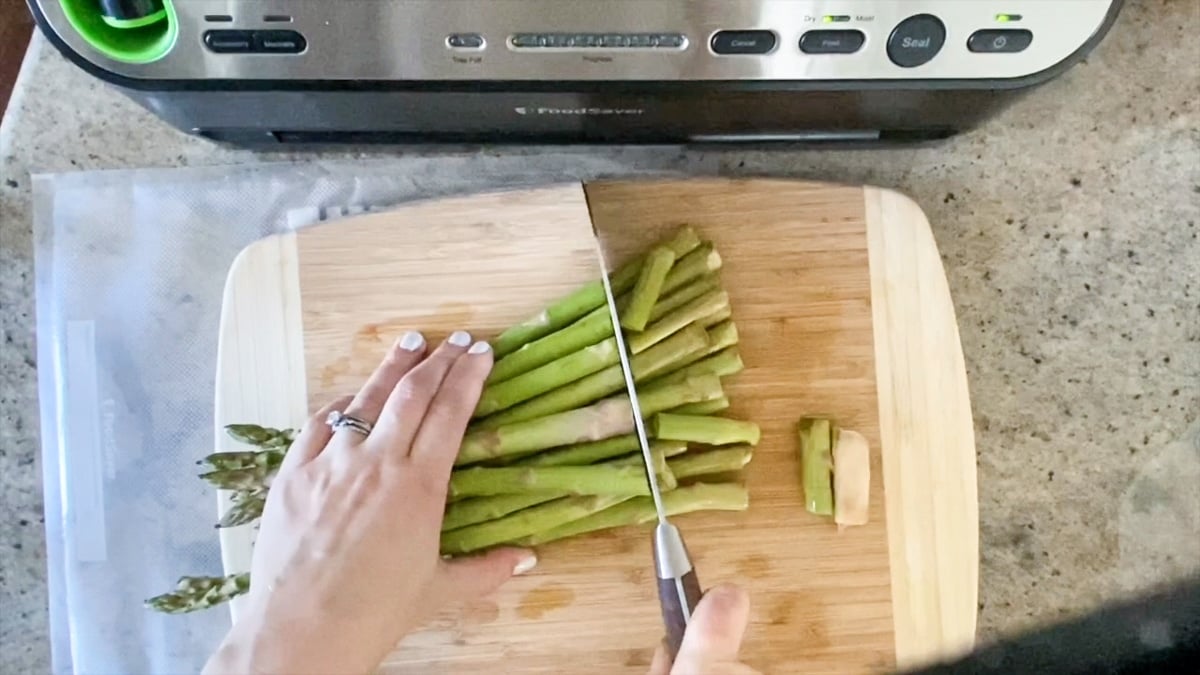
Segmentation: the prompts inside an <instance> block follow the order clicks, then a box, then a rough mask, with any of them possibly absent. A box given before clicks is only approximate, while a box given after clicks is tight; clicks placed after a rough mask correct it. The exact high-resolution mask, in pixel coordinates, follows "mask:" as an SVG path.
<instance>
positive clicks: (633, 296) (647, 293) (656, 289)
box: [621, 246, 675, 331]
mask: <svg viewBox="0 0 1200 675" xmlns="http://www.w3.org/2000/svg"><path fill="white" fill-rule="evenodd" d="M674 264H675V252H674V251H672V250H671V249H669V248H667V247H665V246H660V247H658V248H656V249H654V250H653V251H651V252H650V253H649V254H648V255H647V256H646V260H645V262H643V263H642V273H641V274H640V275H639V276H638V280H637V283H636V284H634V286H633V292H632V293H630V295H629V299H628V301H627V302H626V303H625V309H624V311H623V312H621V325H622V326H624V327H625V328H627V329H629V330H634V331H640V330H642V329H644V328H645V327H646V322H647V321H649V320H650V311H651V310H652V309H654V303H656V302H658V296H659V294H660V293H661V292H662V286H663V282H664V281H666V278H667V273H668V272H670V271H671V266H672V265H674Z"/></svg>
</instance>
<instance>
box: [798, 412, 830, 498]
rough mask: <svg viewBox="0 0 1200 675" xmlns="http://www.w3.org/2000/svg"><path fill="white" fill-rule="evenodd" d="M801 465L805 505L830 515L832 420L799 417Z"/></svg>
mask: <svg viewBox="0 0 1200 675" xmlns="http://www.w3.org/2000/svg"><path fill="white" fill-rule="evenodd" d="M799 433H800V468H801V484H802V485H803V486H804V508H805V509H807V510H808V512H809V513H815V514H816V515H818V516H832V515H833V423H832V422H831V421H830V420H827V419H818V418H813V417H805V418H803V419H801V420H800V429H799Z"/></svg>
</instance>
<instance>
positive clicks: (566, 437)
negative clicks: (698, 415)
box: [454, 376, 723, 466]
mask: <svg viewBox="0 0 1200 675" xmlns="http://www.w3.org/2000/svg"><path fill="white" fill-rule="evenodd" d="M722 395H723V392H722V391H721V380H720V379H719V378H717V377H715V376H701V377H696V378H690V379H687V380H684V381H683V382H678V383H672V384H669V385H666V386H662V387H648V388H647V389H646V390H645V391H643V392H641V393H640V395H639V397H638V398H639V401H640V403H641V409H642V414H643V415H646V416H650V415H653V414H655V413H658V412H662V411H664V410H670V409H671V408H675V407H678V406H680V405H683V404H685V403H694V402H696V401H709V400H712V399H714V398H720V397H721V396H722ZM632 417H633V416H632V415H631V413H630V405H629V397H628V396H614V397H612V398H609V399H605V400H603V401H600V402H599V403H594V404H592V405H590V406H587V407H584V408H578V409H575V410H568V411H565V412H561V413H556V414H553V415H548V416H546V417H539V418H536V419H531V420H526V421H523V422H516V423H514V424H508V425H504V426H500V427H497V428H494V429H481V430H477V431H472V432H469V433H468V434H467V435H466V437H465V438H463V442H462V445H461V446H460V447H459V451H458V458H457V459H456V460H455V462H454V463H455V465H456V466H458V465H464V464H474V463H476V462H482V461H487V460H489V459H495V458H498V457H504V456H506V455H514V454H519V453H523V452H531V451H534V450H545V449H548V448H554V447H558V446H560V445H570V444H572V443H580V442H584V441H598V440H602V439H605V438H611V437H613V436H619V435H621V434H628V433H630V432H631V431H633V419H632Z"/></svg>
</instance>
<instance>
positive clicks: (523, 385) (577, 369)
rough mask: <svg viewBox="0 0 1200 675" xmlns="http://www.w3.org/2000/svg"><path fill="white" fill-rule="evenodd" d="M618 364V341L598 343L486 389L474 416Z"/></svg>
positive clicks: (510, 404)
mask: <svg viewBox="0 0 1200 675" xmlns="http://www.w3.org/2000/svg"><path fill="white" fill-rule="evenodd" d="M619 362H620V355H619V354H618V353H617V341H616V338H609V339H607V340H604V341H603V342H597V343H596V344H594V345H590V346H588V347H584V348H583V349H581V350H579V351H577V352H575V353H573V354H568V355H566V356H564V357H562V358H560V359H556V360H554V361H551V362H550V363H547V364H546V365H544V366H540V367H538V368H534V369H533V370H530V371H528V372H525V373H521V374H520V375H517V376H516V377H514V378H512V379H509V380H505V381H503V382H497V383H496V384H491V385H488V386H486V387H484V389H483V394H482V395H481V396H480V397H479V405H477V406H476V407H475V416H476V417H483V416H484V415H490V414H492V413H494V412H497V411H500V410H504V409H505V408H511V407H512V406H514V405H516V404H518V403H520V402H522V401H527V400H529V399H531V398H534V397H535V396H540V395H541V394H544V393H546V392H548V391H551V390H553V389H557V388H558V387H561V386H563V385H564V384H570V383H571V382H574V381H575V380H578V379H580V378H583V377H586V376H588V375H591V374H592V373H594V372H596V371H598V370H602V369H604V368H607V367H608V366H611V365H613V364H614V363H619Z"/></svg>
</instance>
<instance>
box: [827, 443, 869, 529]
mask: <svg viewBox="0 0 1200 675" xmlns="http://www.w3.org/2000/svg"><path fill="white" fill-rule="evenodd" d="M870 507H871V447H870V445H869V444H868V443H867V439H866V437H865V436H863V435H862V434H860V433H858V432H857V431H850V430H848V429H842V430H841V431H840V433H838V435H837V444H836V445H834V446H833V521H834V522H835V523H837V525H838V529H839V530H841V529H845V528H846V527H850V526H852V525H866V524H867V519H868V516H869V511H870Z"/></svg>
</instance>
